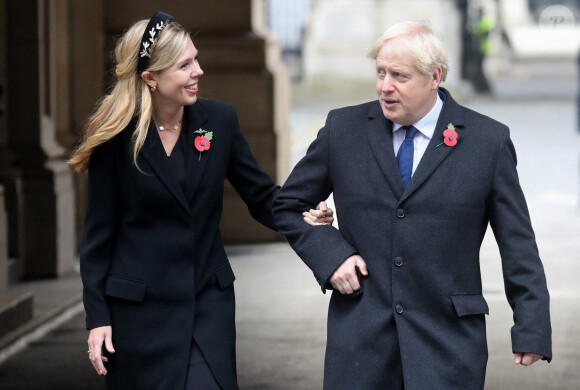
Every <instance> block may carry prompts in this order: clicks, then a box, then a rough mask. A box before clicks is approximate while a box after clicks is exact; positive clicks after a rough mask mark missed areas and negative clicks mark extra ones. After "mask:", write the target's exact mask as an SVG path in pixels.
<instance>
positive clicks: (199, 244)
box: [80, 100, 278, 390]
mask: <svg viewBox="0 0 580 390" xmlns="http://www.w3.org/2000/svg"><path fill="white" fill-rule="evenodd" d="M134 127H135V121H132V122H131V123H130V125H129V126H128V127H127V128H126V129H124V130H123V131H122V132H121V133H120V134H119V135H118V136H116V137H115V138H113V139H112V140H111V141H108V142H106V143H105V144H103V145H101V146H99V147H98V148H97V149H96V150H95V151H94V153H93V154H92V156H91V159H90V164H89V203H88V209H87V216H86V228H85V236H84V239H83V242H82V246H81V253H80V261H81V276H82V279H83V284H84V294H83V299H84V305H85V310H86V313H87V328H88V329H92V328H95V327H100V326H104V325H111V326H112V329H113V345H114V347H115V350H116V352H115V354H113V355H109V362H108V363H106V367H107V370H108V375H107V388H109V389H124V390H126V389H139V390H144V389H155V390H161V389H168V390H176V389H183V388H184V386H185V380H186V373H187V368H188V358H189V352H190V346H191V340H192V337H193V338H194V339H195V341H196V342H197V344H198V345H199V347H200V349H201V351H202V352H203V355H204V356H205V358H206V360H207V361H208V363H209V365H210V367H211V369H212V371H213V373H214V375H215V377H216V378H217V380H218V382H219V383H220V385H221V387H222V388H223V389H228V390H229V389H237V388H238V386H237V381H236V365H235V324H234V316H235V307H234V305H235V303H234V288H233V282H234V279H235V277H234V274H233V272H232V269H231V267H230V264H229V261H228V258H227V256H226V253H225V251H224V247H223V244H222V239H221V235H220V231H219V222H220V218H221V216H222V209H223V193H224V179H226V178H227V179H228V180H229V181H230V182H231V184H232V185H233V186H234V188H235V189H236V191H237V192H238V194H239V195H240V196H241V198H242V199H243V200H244V202H245V203H246V204H247V206H248V209H249V211H250V213H251V215H252V216H253V217H254V218H255V219H257V220H258V221H259V222H261V223H263V224H264V225H266V226H268V227H270V228H273V222H272V201H273V198H274V196H275V194H276V193H277V190H278V187H277V186H275V185H274V184H273V182H272V180H271V179H270V178H269V176H268V175H267V174H266V173H265V172H264V171H262V170H261V169H260V168H259V167H258V165H257V163H256V160H255V159H254V157H253V156H252V154H251V152H250V148H249V146H248V144H247V142H246V140H245V139H244V137H243V135H242V133H241V131H240V129H239V125H238V120H237V116H236V113H235V110H234V109H233V108H232V107H231V106H229V105H226V104H224V103H219V102H215V101H208V100H199V101H198V102H197V103H196V104H194V105H192V106H188V107H185V114H184V120H183V126H182V131H185V132H186V134H185V138H184V140H186V146H185V158H186V164H187V168H186V182H185V185H184V186H183V188H182V187H181V186H180V185H179V184H178V181H177V179H176V175H175V174H174V172H171V171H170V167H169V165H168V162H167V156H166V154H165V150H164V148H163V145H162V143H161V139H160V138H159V135H158V133H157V130H156V129H155V127H154V126H153V125H152V126H151V128H150V129H149V133H148V135H147V139H146V142H145V145H144V146H143V149H142V150H141V152H140V153H139V156H138V158H137V162H138V167H136V166H135V164H134V163H133V148H132V142H131V136H132V132H133V129H134ZM199 129H201V130H206V131H211V132H213V138H212V139H211V143H210V145H211V146H210V149H209V150H206V151H203V152H201V153H200V152H199V151H197V150H196V149H195V146H194V140H195V138H196V137H197V136H198V135H200V134H199V133H195V132H196V131H197V130H199Z"/></svg>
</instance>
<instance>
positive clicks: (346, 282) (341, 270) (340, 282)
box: [330, 255, 369, 294]
mask: <svg viewBox="0 0 580 390" xmlns="http://www.w3.org/2000/svg"><path fill="white" fill-rule="evenodd" d="M355 266H357V267H358V269H359V270H360V273H361V274H362V275H364V276H367V275H368V274H369V272H368V270H367V265H366V263H365V262H364V260H363V258H362V257H360V256H359V255H352V256H351V257H349V258H348V259H346V260H345V261H344V262H343V263H342V264H341V265H340V267H338V269H337V270H336V271H334V274H332V277H331V278H330V284H332V287H334V288H335V289H336V290H338V291H340V293H341V294H352V293H353V292H354V291H355V290H358V289H359V288H360V282H359V280H358V275H357V274H356V269H355Z"/></svg>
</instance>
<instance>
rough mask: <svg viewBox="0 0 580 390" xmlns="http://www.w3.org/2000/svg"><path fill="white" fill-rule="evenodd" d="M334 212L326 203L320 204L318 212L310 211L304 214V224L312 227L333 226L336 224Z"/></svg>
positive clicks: (317, 208)
mask: <svg viewBox="0 0 580 390" xmlns="http://www.w3.org/2000/svg"><path fill="white" fill-rule="evenodd" d="M333 215H334V211H332V209H331V208H328V207H327V206H326V202H320V203H319V204H318V206H316V210H312V209H310V210H309V211H305V212H303V213H302V216H303V217H304V222H306V223H307V224H309V225H312V226H318V225H332V223H333V222H334V217H333Z"/></svg>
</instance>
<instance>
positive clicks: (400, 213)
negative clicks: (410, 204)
mask: <svg viewBox="0 0 580 390" xmlns="http://www.w3.org/2000/svg"><path fill="white" fill-rule="evenodd" d="M397 217H399V218H405V210H403V209H397Z"/></svg>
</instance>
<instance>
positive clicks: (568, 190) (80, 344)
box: [0, 95, 580, 390]
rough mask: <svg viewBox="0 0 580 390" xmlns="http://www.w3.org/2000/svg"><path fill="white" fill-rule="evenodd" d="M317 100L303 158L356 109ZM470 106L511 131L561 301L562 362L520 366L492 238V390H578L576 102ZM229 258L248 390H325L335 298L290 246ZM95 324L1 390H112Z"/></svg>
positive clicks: (51, 343)
mask: <svg viewBox="0 0 580 390" xmlns="http://www.w3.org/2000/svg"><path fill="white" fill-rule="evenodd" d="M370 96H371V98H372V95H370ZM311 99H312V97H308V96H305V97H304V99H298V100H299V101H302V102H303V103H304V104H296V105H295V109H294V113H293V123H294V124H295V125H296V126H295V128H294V133H293V135H294V138H295V139H296V140H297V141H298V142H296V148H295V150H294V152H293V153H294V154H296V155H298V154H300V153H303V151H301V148H302V147H303V145H307V144H308V143H309V142H310V141H311V140H312V139H313V138H314V136H315V134H316V130H317V129H318V128H319V127H320V126H321V125H322V123H323V121H324V117H325V114H326V111H327V109H328V108H330V107H333V106H340V105H344V104H349V103H350V102H349V101H343V102H339V101H337V100H336V98H332V99H328V100H325V101H324V103H323V104H319V105H318V108H317V109H316V108H313V106H312V104H309V103H310V102H309V100H311ZM359 101H363V100H359ZM341 103H342V104H341ZM467 105H468V106H470V107H472V108H474V109H476V110H478V111H480V112H483V113H486V114H488V115H490V116H492V117H494V118H497V119H499V120H502V121H504V122H505V123H508V124H509V125H510V127H511V130H512V137H513V139H514V142H515V145H516V149H517V151H518V156H519V171H520V177H521V181H522V186H523V187H524V190H525V192H526V194H527V198H528V202H529V207H530V212H531V215H532V221H533V223H534V226H535V229H536V234H537V239H538V245H539V248H540V253H541V255H542V259H543V261H544V266H545V268H546V274H547V278H548V285H549V288H550V291H551V296H552V310H551V312H552V316H553V328H554V332H553V333H554V335H553V341H554V361H553V362H552V363H551V364H546V363H545V362H541V363H539V364H536V365H534V366H533V367H531V368H523V367H515V366H514V365H513V363H512V355H511V350H510V340H509V328H510V326H511V324H512V319H511V312H510V309H509V306H508V305H507V303H506V300H505V297H504V295H503V284H502V280H501V268H500V263H499V257H498V253H497V248H496V246H495V244H494V241H493V236H492V235H491V233H490V234H489V235H488V237H487V238H486V240H485V242H484V245H483V248H482V253H481V265H482V274H483V278H484V295H485V297H486V299H487V300H488V303H489V306H490V316H489V317H488V321H487V323H488V340H489V348H490V359H489V365H488V374H487V383H486V389H487V390H511V389H514V390H515V389H516V388H517V389H519V388H527V389H529V390H540V389H542V390H544V389H550V390H577V389H578V388H580V385H579V384H580V371H579V370H578V368H577V367H578V365H579V364H580V353H579V352H578V351H579V350H580V321H579V318H580V317H579V315H580V283H578V280H579V277H580V262H579V261H578V260H579V253H580V240H579V239H578V237H580V208H579V194H580V190H579V183H580V179H579V171H578V168H579V162H580V133H578V132H577V126H576V116H575V114H576V106H575V102H573V101H557V100H556V101H535V100H534V101H517V100H516V101H514V100H509V101H508V100H505V101H497V100H496V101H492V100H486V99H477V100H471V101H468V102H467ZM338 219H340V215H338ZM228 253H229V255H230V259H231V262H232V265H233V268H234V271H235V272H236V275H237V281H236V291H237V313H238V314H237V325H238V368H239V382H240V386H241V388H242V389H245V390H262V389H271V390H301V389H304V390H312V389H320V388H321V383H322V364H323V357H324V344H325V321H326V307H327V302H328V296H327V295H323V294H321V293H320V290H319V289H318V286H317V284H316V283H315V281H314V278H313V277H312V274H311V272H310V271H309V270H308V269H307V268H306V267H305V266H304V265H303V264H302V263H301V261H300V260H299V259H298V258H297V257H296V255H295V254H294V253H293V252H292V251H291V250H290V248H289V247H288V246H287V245H286V244H284V243H278V244H266V245H250V246H235V247H229V248H228ZM28 287H29V288H31V289H34V288H39V289H40V290H39V291H43V290H42V289H45V288H46V287H42V286H40V287H34V285H29V286H28ZM71 289H72V290H73V291H71V296H72V294H78V290H77V287H75V286H73V287H71ZM37 295H38V294H37ZM40 295H42V294H40ZM83 317H84V316H83V314H82V313H79V314H77V315H75V316H73V317H72V318H71V319H70V320H68V321H67V322H65V323H64V324H62V325H61V326H59V327H57V328H56V329H55V330H54V331H53V332H51V333H49V334H48V335H46V336H45V337H43V338H41V339H39V340H37V341H34V342H32V343H31V344H30V345H29V347H28V348H25V349H23V350H22V351H20V352H19V353H17V354H15V355H14V356H12V357H11V358H9V359H8V360H6V361H5V362H4V363H3V364H2V365H0V388H1V389H2V390H17V389H38V390H42V389H51V390H53V389H54V390H58V389H66V390H76V389H89V390H90V389H97V388H102V382H103V381H102V378H99V377H97V376H96V375H95V374H94V373H93V372H92V367H91V366H90V363H89V361H88V359H87V355H86V341H85V340H86V337H87V333H86V331H85V330H84V328H83ZM369 390H374V389H369Z"/></svg>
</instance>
